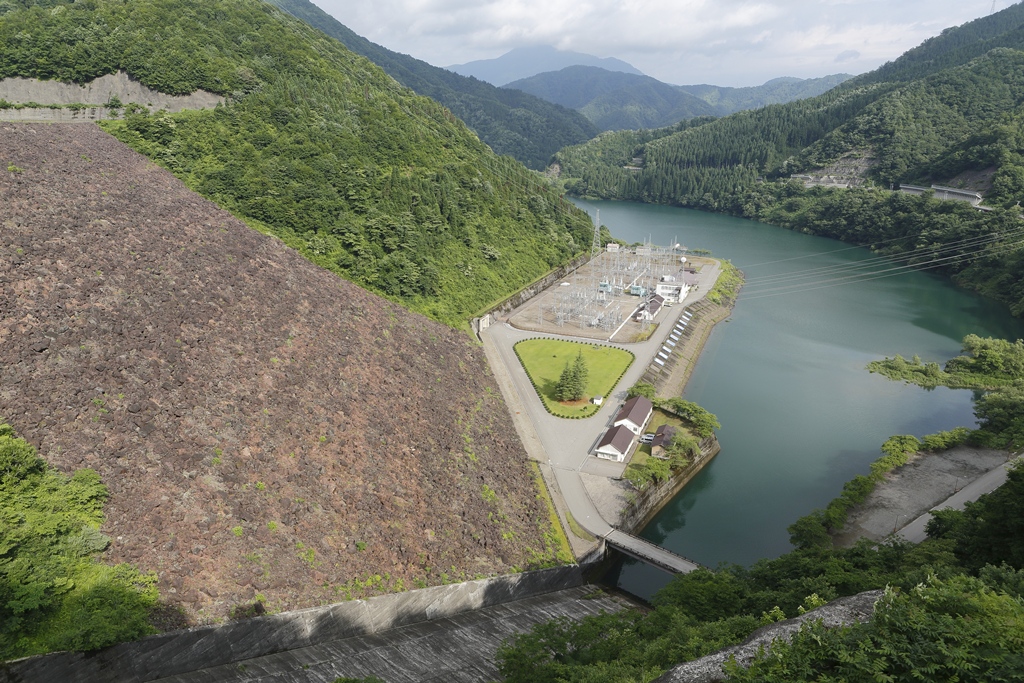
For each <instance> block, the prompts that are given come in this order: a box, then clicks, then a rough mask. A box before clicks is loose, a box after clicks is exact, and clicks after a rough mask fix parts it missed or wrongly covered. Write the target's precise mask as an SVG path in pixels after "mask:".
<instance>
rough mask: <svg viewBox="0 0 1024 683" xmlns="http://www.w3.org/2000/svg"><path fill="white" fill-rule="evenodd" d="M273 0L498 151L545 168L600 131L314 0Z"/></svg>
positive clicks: (566, 111)
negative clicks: (384, 39) (351, 23)
mask: <svg viewBox="0 0 1024 683" xmlns="http://www.w3.org/2000/svg"><path fill="white" fill-rule="evenodd" d="M268 2H270V4H272V5H276V6H277V7H279V8H281V9H282V10H284V11H285V12H288V13H289V14H291V15H292V16H294V17H296V18H298V19H301V20H302V21H305V22H306V23H308V24H309V25H310V26H312V27H314V28H317V29H320V30H321V31H323V32H324V33H326V34H327V35H329V36H330V37H332V38H335V39H336V40H339V41H341V42H342V44H344V45H345V47H347V48H348V49H350V50H352V51H353V52H355V53H357V54H360V55H362V56H364V57H366V58H367V59H369V60H370V61H372V62H373V63H374V64H376V65H377V66H379V67H381V68H382V69H384V70H385V71H386V72H388V74H389V75H390V76H391V77H392V78H394V79H395V80H397V81H398V82H399V83H401V84H402V85H404V86H406V87H407V88H412V89H413V90H415V91H416V92H417V93H418V94H420V95H424V96H426V97H430V98H431V99H434V100H437V101H438V102H440V103H441V104H443V105H444V106H446V107H447V108H448V109H449V110H451V112H452V113H453V114H455V115H456V116H458V117H459V118H460V119H462V120H463V121H464V122H465V123H466V125H467V126H469V127H470V128H471V129H472V130H473V131H474V132H475V133H476V134H477V135H478V136H480V139H481V140H482V141H484V142H485V143H487V144H488V145H489V146H490V147H491V149H493V150H494V152H495V153H496V154H499V155H504V154H507V155H509V156H511V157H514V158H516V159H517V160H518V161H520V162H521V163H523V164H525V165H526V166H528V167H529V168H532V169H535V170H539V169H542V168H544V167H545V166H547V164H548V162H549V161H550V160H551V155H553V154H554V153H555V152H557V151H558V150H559V149H561V148H562V147H565V146H567V145H575V144H579V143H581V142H585V141H586V140H589V139H590V138H592V137H594V136H595V135H596V134H597V132H598V129H597V128H595V127H594V126H593V125H592V124H591V123H590V122H589V121H588V120H587V119H586V118H584V117H583V116H581V115H580V114H578V113H577V112H575V111H572V109H566V108H564V107H560V106H557V105H553V104H552V103H551V102H548V101H546V100H544V99H541V98H539V97H534V96H532V95H528V94H526V93H523V92H520V91H515V90H507V89H502V88H497V87H495V86H493V85H491V84H490V83H487V82H484V81H480V80H477V79H476V78H470V77H467V76H462V75H460V74H457V73H455V72H453V71H449V70H447V69H441V68H438V67H436V66H432V65H430V64H427V63H426V62H424V61H421V60H419V59H416V58H414V57H411V56H409V55H404V54H399V53H397V52H393V51H391V50H388V49H387V48H385V47H382V46H380V45H377V44H376V43H372V42H370V41H369V40H367V39H366V38H363V37H362V36H360V35H357V34H356V33H355V32H353V31H352V30H351V29H349V28H348V27H346V26H345V25H343V24H342V23H340V22H339V21H337V20H336V19H335V18H334V17H332V16H331V15H329V14H327V13H326V12H324V11H323V10H321V9H320V8H319V7H317V6H316V5H314V4H313V3H311V2H309V0H268Z"/></svg>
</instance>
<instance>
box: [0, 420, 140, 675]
mask: <svg viewBox="0 0 1024 683" xmlns="http://www.w3.org/2000/svg"><path fill="white" fill-rule="evenodd" d="M106 499H107V488H106V487H105V486H104V485H103V484H102V483H100V478H99V475H97V474H96V472H94V471H92V470H87V469H86V470H79V471H77V472H75V473H74V474H73V475H72V476H70V477H68V476H65V475H63V474H61V473H60V472H57V471H56V470H54V469H52V468H50V467H48V466H47V464H46V463H45V462H44V461H43V459H42V458H40V457H39V456H38V455H37V454H36V451H35V449H34V448H33V447H32V446H31V445H30V444H29V443H28V442H26V441H25V440H24V439H21V438H18V437H17V436H16V435H15V434H14V431H13V430H12V429H11V427H9V426H8V425H6V424H2V423H0V661H3V660H7V659H14V658H17V657H24V656H27V655H32V654H39V653H42V652H51V651H54V650H94V649H96V648H100V647H105V646H107V645H111V644H113V643H119V642H122V641H125V640H133V639H135V638H138V637H140V636H143V635H146V634H148V633H151V632H154V631H153V628H152V627H151V626H150V625H149V614H150V611H151V609H153V608H155V607H156V605H157V591H156V575H155V574H140V573H139V571H138V570H136V569H135V568H134V567H132V566H130V565H126V564H121V565H117V566H115V567H111V566H108V565H104V564H102V563H100V562H99V561H98V555H99V554H100V553H101V552H102V551H103V550H105V549H106V547H107V545H108V544H109V543H110V539H109V538H107V537H106V536H104V535H103V534H101V533H100V531H99V529H100V525H101V524H102V522H103V503H104V502H105V501H106Z"/></svg>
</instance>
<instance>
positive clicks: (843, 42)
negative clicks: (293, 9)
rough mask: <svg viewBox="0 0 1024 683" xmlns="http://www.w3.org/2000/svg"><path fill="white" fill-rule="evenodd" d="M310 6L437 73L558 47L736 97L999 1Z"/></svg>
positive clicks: (818, 71) (929, 30)
mask: <svg viewBox="0 0 1024 683" xmlns="http://www.w3.org/2000/svg"><path fill="white" fill-rule="evenodd" d="M313 2H314V3H315V4H317V5H318V6H320V7H321V8H322V9H324V10H325V11H327V12H328V13H329V14H331V15H332V16H334V17H335V18H336V19H338V21H340V22H341V23H343V24H345V25H346V26H348V27H349V28H350V29H352V30H353V31H355V32H356V33H358V34H360V35H362V36H365V37H366V38H369V39H370V40H372V41H373V42H375V43H378V44H380V45H383V46H385V47H387V48H390V49H392V50H395V51H397V52H404V53H406V54H411V55H412V56H414V57H417V58H419V59H422V60H425V61H427V62H430V63H431V64H434V65H436V66H448V65H451V64H461V63H464V62H468V61H472V60H476V59H489V58H493V57H497V56H499V55H501V54H503V53H505V52H507V51H509V50H511V49H512V48H514V47H522V46H528V45H554V46H555V47H557V48H560V49H565V50H575V51H577V52H586V53H589V54H593V55H597V56H598V57H618V58H619V59H623V60H625V61H627V62H629V63H630V64H632V65H633V66H635V67H636V68H638V69H640V70H641V71H643V72H644V73H646V74H648V75H650V76H654V77H655V78H657V79H659V80H662V81H665V82H668V83H674V84H678V85H683V84H692V83H713V84H715V85H732V86H738V85H756V84H760V83H763V82H764V81H765V80H767V79H769V78H774V77H777V76H798V77H801V78H810V77H816V76H824V75H826V74H832V73H839V72H846V73H852V74H859V73H862V72H864V71H869V70H871V69H873V68H875V67H877V66H879V65H881V64H883V63H885V62H887V61H889V60H892V59H895V58H896V57H898V56H899V55H900V54H902V53H903V52H904V51H906V50H907V49H909V48H911V47H913V46H915V45H917V44H919V43H920V42H921V41H923V40H925V39H926V38H929V37H931V36H934V35H937V34H938V33H940V32H941V31H942V29H944V28H946V27H948V26H956V25H959V24H962V23H964V22H967V21H971V20H972V19H977V18H978V17H981V16H984V15H986V14H988V13H989V12H990V10H991V9H992V0H355V1H353V0H313ZM1011 4H1014V3H1013V1H1011V0H997V2H996V8H997V10H998V9H1004V8H1006V7H1008V6H1010V5H1011Z"/></svg>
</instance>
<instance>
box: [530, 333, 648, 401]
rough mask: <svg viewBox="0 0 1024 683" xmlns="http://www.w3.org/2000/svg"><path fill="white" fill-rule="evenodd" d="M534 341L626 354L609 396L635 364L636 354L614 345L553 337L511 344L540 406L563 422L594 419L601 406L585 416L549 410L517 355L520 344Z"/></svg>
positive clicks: (542, 395) (533, 338)
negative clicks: (627, 359) (561, 413)
mask: <svg viewBox="0 0 1024 683" xmlns="http://www.w3.org/2000/svg"><path fill="white" fill-rule="evenodd" d="M536 340H543V341H558V342H562V343H564V344H579V345H581V346H606V347H608V348H610V349H615V350H616V351H622V352H624V353H628V354H629V357H630V361H629V363H627V364H626V367H625V368H623V370H622V372H620V373H619V376H618V377H616V378H615V381H614V382H612V388H611V389H610V390H609V391H608V393H609V394H611V392H612V391H615V387H617V386H619V382H621V381H622V378H623V377H624V376H625V375H626V372H628V371H629V369H630V368H631V367H633V363H635V362H636V354H635V353H633V352H632V351H630V350H628V349H622V348H619V347H618V346H615V345H614V344H599V343H597V342H581V341H576V340H575V339H557V338H555V337H530V338H529V339H520V340H519V341H517V342H516V343H515V344H513V345H512V350H513V351H515V352H516V358H518V359H519V364H520V365H521V366H522V367H523V370H524V371H525V372H526V377H527V378H528V379H529V380H530V384H531V385H533V390H534V391H536V392H537V398H539V399H540V403H541V405H542V406H544V410H546V411H548V413H549V414H551V415H554V416H555V417H558V418H561V419H563V420H587V419H589V418H592V417H594V415H596V414H597V413H598V411H600V410H601V406H594V411H593V412H591V413H588V414H586V415H559V414H558V413H555V412H554V411H552V410H551V408H550V407H549V406H548V402H547V401H545V400H544V394H542V393H541V391H540V388H539V387H538V386H537V383H536V382H535V381H533V375H531V374H530V371H529V370H528V369H527V368H526V363H524V362H523V357H522V356H521V355H520V354H519V345H520V344H522V343H523V342H528V341H536Z"/></svg>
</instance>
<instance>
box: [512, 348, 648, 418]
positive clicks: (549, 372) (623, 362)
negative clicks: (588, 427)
mask: <svg viewBox="0 0 1024 683" xmlns="http://www.w3.org/2000/svg"><path fill="white" fill-rule="evenodd" d="M515 349H516V354H517V355H518V356H519V362H520V363H522V364H523V368H524V369H525V370H526V374H528V375H529V376H530V379H531V380H532V381H533V386H534V387H535V388H536V389H537V393H538V395H540V398H541V400H542V401H544V404H545V405H546V406H547V408H548V410H549V411H551V413H552V414H554V415H557V416H559V417H589V416H590V415H593V414H594V413H596V412H597V411H598V410H599V408H598V406H595V405H594V404H592V403H590V399H591V398H592V397H594V396H604V397H605V398H606V399H607V397H608V396H609V395H610V394H611V393H612V390H613V389H614V388H615V385H616V384H618V381H619V378H620V377H622V374H623V373H624V372H626V369H627V368H628V367H629V366H630V365H631V364H632V363H633V354H632V353H629V352H628V351H623V350H621V349H614V348H611V347H609V346H600V345H595V344H580V343H576V342H567V341H559V340H558V339H526V340H524V341H521V342H519V343H518V344H516V347H515ZM580 352H582V353H583V360H584V361H585V362H586V364H587V369H588V370H589V371H590V373H589V377H588V379H587V391H586V395H585V398H584V400H582V401H578V402H576V403H561V402H559V401H558V400H556V399H555V384H556V383H557V382H558V378H559V376H560V375H561V374H562V370H564V369H565V364H566V363H569V364H570V365H571V364H572V362H573V361H574V360H575V359H576V354H578V353H580Z"/></svg>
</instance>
